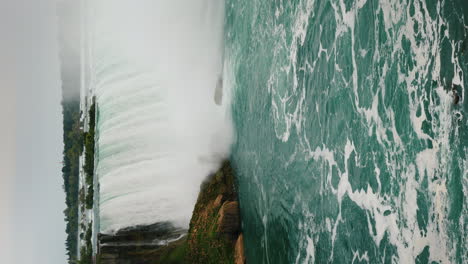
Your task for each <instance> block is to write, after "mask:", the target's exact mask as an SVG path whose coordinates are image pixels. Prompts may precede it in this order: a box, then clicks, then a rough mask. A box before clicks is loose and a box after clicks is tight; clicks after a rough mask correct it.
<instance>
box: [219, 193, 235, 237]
mask: <svg viewBox="0 0 468 264" xmlns="http://www.w3.org/2000/svg"><path fill="white" fill-rule="evenodd" d="M218 215H219V217H218V230H217V231H218V232H219V233H223V234H230V235H234V234H237V233H238V232H239V231H240V216H239V203H238V202H237V201H233V202H225V203H224V204H223V206H222V207H221V209H220V210H219V213H218Z"/></svg>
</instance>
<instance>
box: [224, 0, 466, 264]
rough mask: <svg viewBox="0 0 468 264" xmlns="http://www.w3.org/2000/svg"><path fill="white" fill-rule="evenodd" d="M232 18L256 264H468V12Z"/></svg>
mask: <svg viewBox="0 0 468 264" xmlns="http://www.w3.org/2000/svg"><path fill="white" fill-rule="evenodd" d="M226 9H227V15H226V27H225V36H226V52H225V59H226V66H225V69H226V74H225V81H226V82H227V84H226V85H225V86H230V87H231V89H232V90H233V102H232V104H233V107H232V111H233V114H232V116H233V120H234V123H235V128H236V134H237V138H238V140H237V142H236V143H235V145H234V147H233V153H232V157H233V161H234V165H235V167H236V169H237V173H238V178H239V191H240V205H241V214H242V218H243V219H242V220H243V228H244V234H245V235H244V236H245V240H244V242H245V247H246V254H247V259H248V261H249V262H250V263H402V264H403V263H404V264H407V263H468V251H467V248H468V247H467V245H468V241H467V218H468V206H467V202H466V196H467V194H468V160H467V154H468V123H467V115H468V113H467V110H468V103H467V101H466V98H467V96H468V94H467V89H466V87H468V86H467V81H468V78H467V74H468V27H467V25H468V2H467V1H466V0H445V1H439V0H381V1H379V0H367V1H366V0H359V1H353V0H327V1H319V0H295V1H289V0H277V1H271V0H227V1H226ZM455 94H456V95H455ZM457 97H458V102H457V99H456V98H457Z"/></svg>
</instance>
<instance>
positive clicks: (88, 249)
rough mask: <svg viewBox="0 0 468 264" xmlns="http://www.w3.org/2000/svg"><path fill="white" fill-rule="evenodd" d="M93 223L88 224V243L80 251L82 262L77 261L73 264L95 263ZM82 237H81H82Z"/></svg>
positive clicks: (86, 237)
mask: <svg viewBox="0 0 468 264" xmlns="http://www.w3.org/2000/svg"><path fill="white" fill-rule="evenodd" d="M92 235H93V222H91V223H89V224H88V228H87V229H86V236H85V241H86V243H85V244H84V245H83V246H82V247H81V249H80V260H75V261H74V262H73V263H76V264H92V263H93V244H92V241H91V239H92ZM80 236H81V235H80Z"/></svg>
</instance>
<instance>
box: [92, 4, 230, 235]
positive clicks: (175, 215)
mask: <svg viewBox="0 0 468 264" xmlns="http://www.w3.org/2000/svg"><path fill="white" fill-rule="evenodd" d="M88 12H89V13H90V14H91V15H90V17H91V21H90V23H89V24H91V25H92V34H91V37H90V40H89V41H90V42H91V45H90V46H91V47H90V48H91V54H92V55H91V57H92V58H91V61H92V63H91V64H90V68H91V70H90V71H91V75H92V76H91V85H92V86H93V87H94V91H95V95H96V101H97V105H98V121H97V122H98V124H97V148H96V149H97V165H96V166H97V167H96V173H97V176H98V179H99V186H100V192H99V197H100V198H99V200H100V202H99V213H100V232H102V233H112V232H115V231H117V230H118V229H120V228H124V227H128V226H135V225H142V224H151V223H156V222H162V221H170V222H172V223H174V224H175V225H176V226H178V227H182V228H188V223H189V221H190V217H191V214H192V211H193V207H194V204H195V201H196V198H197V195H198V191H199V187H200V183H201V182H202V181H203V180H204V178H205V177H206V176H207V175H208V174H209V173H210V172H213V171H214V170H215V169H217V167H218V166H219V162H220V161H221V160H222V159H223V158H225V157H227V155H228V152H229V149H230V142H231V140H232V128H231V121H230V118H229V114H228V107H229V103H228V102H227V98H223V102H222V104H221V105H217V104H215V101H214V99H213V98H214V94H215V90H216V87H217V85H218V82H219V80H220V78H222V76H221V74H222V53H223V52H222V48H223V22H224V2H223V1H219V0H171V1H163V0H157V1H156V0H139V1H135V0H112V1H110V0H99V1H92V2H90V3H89V10H88Z"/></svg>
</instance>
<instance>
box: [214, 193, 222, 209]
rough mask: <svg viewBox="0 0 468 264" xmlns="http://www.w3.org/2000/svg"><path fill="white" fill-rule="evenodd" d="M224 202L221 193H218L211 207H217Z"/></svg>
mask: <svg viewBox="0 0 468 264" xmlns="http://www.w3.org/2000/svg"><path fill="white" fill-rule="evenodd" d="M223 202H224V199H223V195H222V194H220V195H218V197H216V200H215V201H214V202H213V207H219V206H221V204H222V203H223Z"/></svg>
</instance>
